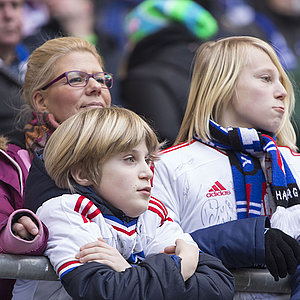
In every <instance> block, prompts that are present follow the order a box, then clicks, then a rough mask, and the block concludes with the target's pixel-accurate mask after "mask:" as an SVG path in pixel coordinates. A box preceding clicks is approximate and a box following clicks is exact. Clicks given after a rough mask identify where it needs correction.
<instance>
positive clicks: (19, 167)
mask: <svg viewBox="0 0 300 300" xmlns="http://www.w3.org/2000/svg"><path fill="white" fill-rule="evenodd" d="M30 164H31V162H30V158H29V155H28V152H27V150H24V149H21V148H20V147H18V146H16V145H13V144H8V149H7V150H6V151H4V150H1V149H0V253H10V254H28V255H40V254H42V253H43V252H44V250H45V247H46V244H47V240H48V230H47V228H46V226H45V225H43V224H42V223H41V222H40V221H39V220H38V218H37V217H36V215H35V214H34V213H33V212H32V211H30V210H27V209H23V203H24V199H23V195H24V187H25V181H26V178H27V176H28V170H29V167H30ZM23 215H27V216H29V217H31V219H33V220H34V222H35V223H36V224H37V225H38V227H39V232H38V234H37V235H36V236H35V238H34V239H33V240H31V241H27V240H23V239H21V238H19V237H17V236H15V235H14V234H13V232H12V224H13V222H14V220H17V219H19V218H20V217H21V216H23ZM13 284H14V280H9V279H0V294H1V299H2V300H6V299H11V290H12V287H13Z"/></svg>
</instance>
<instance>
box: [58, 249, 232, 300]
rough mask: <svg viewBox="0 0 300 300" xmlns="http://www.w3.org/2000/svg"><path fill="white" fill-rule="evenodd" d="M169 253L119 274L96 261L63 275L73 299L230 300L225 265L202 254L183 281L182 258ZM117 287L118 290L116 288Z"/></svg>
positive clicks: (228, 273)
mask: <svg viewBox="0 0 300 300" xmlns="http://www.w3.org/2000/svg"><path fill="white" fill-rule="evenodd" d="M177 258H178V259H177V260H175V259H174V256H172V257H171V256H168V255H166V254H163V253H161V254H155V255H150V256H148V257H147V258H146V259H145V260H144V261H143V262H142V263H140V264H139V265H137V266H135V267H133V268H129V269H126V270H125V271H123V272H116V271H114V270H112V269H111V268H110V267H108V266H106V265H104V264H100V263H97V262H90V263H86V264H83V265H81V266H79V267H77V268H75V269H73V270H72V271H70V272H69V273H67V274H65V275H64V276H62V278H61V281H62V284H63V285H64V287H65V289H66V290H67V292H68V293H69V294H70V295H71V296H72V297H73V298H74V299H81V298H84V299H95V298H100V299H102V298H104V299H105V297H108V295H112V297H110V299H120V298H123V299H156V300H160V299H161V300H164V299H172V300H173V299H187V298H189V299H231V298H232V297H233V293H234V287H233V286H234V284H233V277H232V275H231V273H230V272H229V271H228V270H227V269H226V268H225V267H224V266H223V265H222V263H221V262H220V261H219V260H218V259H216V258H214V257H212V256H210V255H207V254H204V253H200V256H199V263H198V266H197V270H196V272H195V274H194V275H193V276H192V277H191V278H190V279H189V280H187V281H186V282H184V280H183V278H182V275H181V273H180V269H181V266H180V264H181V258H180V257H177ZM116 286H117V288H116Z"/></svg>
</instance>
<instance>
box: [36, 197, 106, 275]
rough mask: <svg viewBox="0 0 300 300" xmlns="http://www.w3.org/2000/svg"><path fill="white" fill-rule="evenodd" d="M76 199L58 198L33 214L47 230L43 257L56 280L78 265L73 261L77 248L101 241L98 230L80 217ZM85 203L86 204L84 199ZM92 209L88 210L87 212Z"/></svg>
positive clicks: (92, 223) (78, 264) (80, 212)
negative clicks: (46, 257) (57, 276)
mask: <svg viewBox="0 0 300 300" xmlns="http://www.w3.org/2000/svg"><path fill="white" fill-rule="evenodd" d="M79 197H80V195H62V196H59V197H56V198H52V199H50V200H49V201H47V202H45V203H44V204H43V205H42V206H41V207H40V208H39V209H38V211H37V216H38V217H39V218H40V220H41V221H42V222H44V224H45V225H46V226H47V227H48V229H49V240H48V243H47V248H46V251H45V255H46V256H48V257H49V259H50V261H51V264H52V265H53V267H54V270H55V271H56V273H57V274H58V275H59V277H61V276H62V275H63V274H64V273H65V272H68V271H70V270H72V269H73V268H75V267H78V266H80V265H81V264H80V263H79V261H77V260H76V259H75V255H76V253H78V252H79V248H80V247H81V246H83V245H85V244H87V243H89V242H93V241H95V240H97V238H99V237H103V236H102V233H101V232H100V228H99V226H98V225H97V224H96V223H95V222H92V221H90V220H89V219H88V218H87V217H85V215H87V212H86V211H85V212H84V214H82V207H81V206H80V205H78V202H77V200H78V199H79ZM81 197H82V196H81ZM85 201H89V200H88V199H86V198H85ZM76 205H77V208H76ZM82 206H85V205H84V204H83V205H82ZM95 208H96V207H95V206H91V208H90V209H94V210H95ZM89 213H92V212H89ZM99 213H100V211H99ZM100 214H101V213H100ZM103 238H104V237H103Z"/></svg>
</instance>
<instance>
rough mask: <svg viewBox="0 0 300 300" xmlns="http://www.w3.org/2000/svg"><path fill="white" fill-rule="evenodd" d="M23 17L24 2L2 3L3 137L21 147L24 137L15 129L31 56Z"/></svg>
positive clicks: (1, 0) (0, 118) (0, 82)
mask: <svg viewBox="0 0 300 300" xmlns="http://www.w3.org/2000/svg"><path fill="white" fill-rule="evenodd" d="M22 16H23V0H0V101H1V110H0V134H1V135H5V136H6V137H8V138H9V140H10V142H12V143H15V144H17V145H19V146H21V147H23V146H24V134H23V132H22V131H21V130H20V131H19V130H17V129H16V127H17V126H16V117H17V115H18V112H19V109H20V108H21V106H22V104H23V101H22V98H21V95H20V89H21V88H22V83H23V77H24V74H25V71H26V60H27V57H28V54H29V52H28V49H27V48H26V46H25V45H24V44H23V43H22ZM21 127H22V126H21Z"/></svg>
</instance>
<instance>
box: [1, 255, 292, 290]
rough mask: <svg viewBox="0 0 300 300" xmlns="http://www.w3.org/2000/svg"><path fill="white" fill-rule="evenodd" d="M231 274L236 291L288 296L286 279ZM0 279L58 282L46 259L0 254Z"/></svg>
mask: <svg viewBox="0 0 300 300" xmlns="http://www.w3.org/2000/svg"><path fill="white" fill-rule="evenodd" d="M232 273H233V275H234V278H235V288H236V291H239V292H264V293H280V294H290V285H289V278H288V277H286V278H284V279H280V280H279V281H277V282H276V281H275V280H274V278H273V277H272V276H271V275H270V273H269V272H268V271H267V270H265V269H239V270H233V271H232ZM0 278H9V279H12V278H23V279H32V280H50V281H54V280H58V277H57V275H56V274H55V272H54V270H53V268H52V266H51V264H50V262H49V260H48V258H46V257H44V256H26V255H13V254H0Z"/></svg>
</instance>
